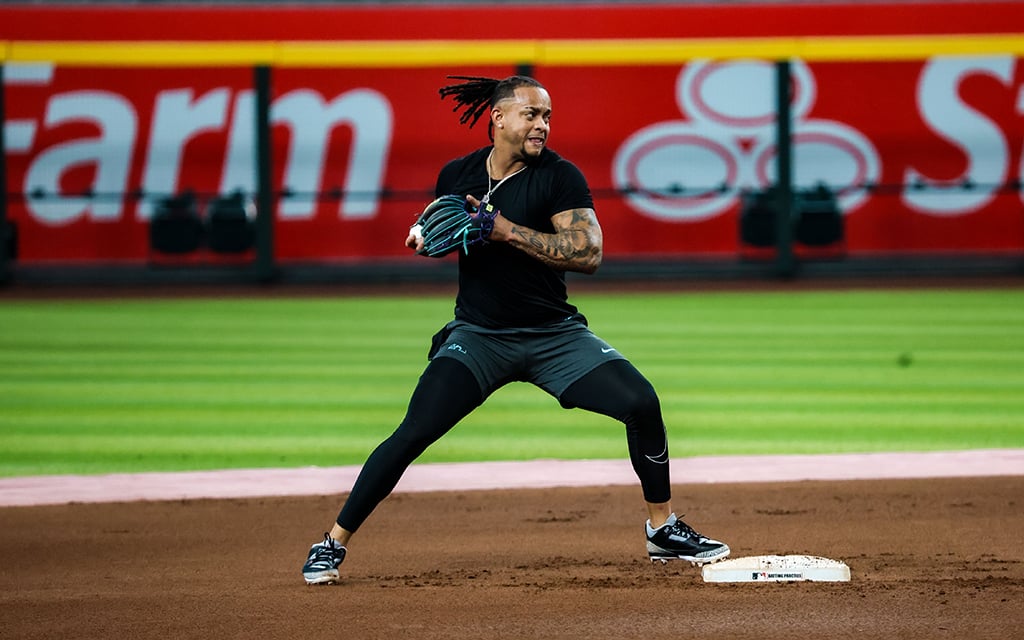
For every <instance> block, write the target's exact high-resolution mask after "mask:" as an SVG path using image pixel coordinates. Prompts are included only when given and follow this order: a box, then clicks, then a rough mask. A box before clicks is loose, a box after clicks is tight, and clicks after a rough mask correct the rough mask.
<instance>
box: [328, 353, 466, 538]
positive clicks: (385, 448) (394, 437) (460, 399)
mask: <svg viewBox="0 0 1024 640" xmlns="http://www.w3.org/2000/svg"><path fill="white" fill-rule="evenodd" d="M481 402H483V398H482V397H481V394H480V385H478V384H477V381H476V378H475V377H474V376H473V373H472V372H471V371H470V370H469V369H468V368H466V366H465V365H464V364H462V363H461V362H457V361H455V360H452V359H451V358H435V359H434V360H431V361H430V364H428V365H427V368H426V370H425V371H424V372H423V374H422V375H421V376H420V381H419V383H418V384H417V385H416V389H415V390H414V391H413V392H412V398H411V399H410V400H409V408H408V409H407V410H406V412H405V419H404V420H402V424H400V425H398V428H397V429H395V432H394V433H392V434H391V436H390V437H389V438H388V439H387V440H385V441H384V442H382V443H380V445H378V446H377V448H376V449H374V451H373V453H371V454H370V457H369V458H367V460H366V464H364V465H363V468H362V470H361V471H360V472H359V476H358V477H357V478H356V482H355V485H353V487H352V493H350V494H349V496H348V500H346V501H345V506H344V507H342V509H341V513H340V514H338V524H339V525H341V527H342V528H344V529H345V530H347V531H351V532H352V533H355V531H356V529H358V528H359V526H360V525H361V524H362V523H363V521H364V520H366V518H367V517H368V516H369V515H370V513H371V512H372V511H373V510H374V509H375V508H376V507H377V505H378V504H379V503H380V501H381V500H383V499H384V498H386V497H387V496H388V494H390V493H391V491H392V490H394V488H395V485H397V484H398V481H399V479H401V477H402V474H403V473H405V470H406V468H408V466H409V465H410V464H412V462H413V460H415V459H416V458H418V457H419V455H420V454H421V453H423V452H424V451H426V449H427V447H429V446H430V445H431V444H433V443H434V442H436V441H437V440H438V439H440V437H441V436H443V435H444V434H446V433H448V431H449V430H451V428H452V427H454V426H455V424H456V423H457V422H458V421H459V420H462V419H463V418H465V417H466V416H467V415H469V413H470V412H471V411H472V410H473V409H475V408H477V407H478V406H480V403H481Z"/></svg>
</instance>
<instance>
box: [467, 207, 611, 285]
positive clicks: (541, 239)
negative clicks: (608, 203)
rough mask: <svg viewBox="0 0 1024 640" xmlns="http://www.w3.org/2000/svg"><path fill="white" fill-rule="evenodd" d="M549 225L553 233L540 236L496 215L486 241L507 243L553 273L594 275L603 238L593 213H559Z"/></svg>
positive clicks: (586, 210)
mask: <svg viewBox="0 0 1024 640" xmlns="http://www.w3.org/2000/svg"><path fill="white" fill-rule="evenodd" d="M470 200H471V201H472V200H473V199H472V198H471V199H470ZM551 224H552V225H553V226H554V228H555V232H554V233H542V232H540V231H537V230H535V229H531V228H529V227H524V226H523V225H519V224H515V223H513V222H511V221H509V220H508V219H507V218H505V217H504V216H502V215H500V214H499V215H498V216H497V217H496V218H495V220H494V229H493V231H491V236H490V239H491V240H492V241H495V242H507V243H509V244H510V245H512V246H514V247H516V248H517V249H519V250H521V251H523V252H525V253H527V254H528V255H530V256H533V257H534V258H536V259H537V260H540V261H541V262H543V263H544V264H546V265H548V266H549V267H552V268H553V269H558V270H560V271H578V272H580V273H594V272H595V271H597V268H598V267H599V266H601V258H602V254H603V248H602V247H603V244H604V236H603V235H602V233H601V225H599V224H598V222H597V215H596V214H595V213H594V210H593V209H569V210H568V211H562V212H561V213H556V214H555V215H553V216H551Z"/></svg>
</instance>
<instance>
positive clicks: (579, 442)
mask: <svg viewBox="0 0 1024 640" xmlns="http://www.w3.org/2000/svg"><path fill="white" fill-rule="evenodd" d="M574 301H575V302H576V303H577V304H578V305H579V306H580V307H581V309H582V310H583V311H584V312H585V313H586V314H587V316H588V317H589V318H590V320H591V327H592V328H593V329H594V330H595V331H596V332H597V333H598V334H599V335H601V336H602V337H604V338H606V339H607V340H609V341H610V342H611V343H612V344H614V345H615V346H616V347H618V349H619V350H620V351H621V352H623V353H624V354H626V355H627V356H628V357H629V358H630V359H631V360H632V361H633V362H634V364H636V365H637V366H638V367H639V368H640V370H641V371H643V372H644V373H645V374H646V375H647V376H648V377H649V378H650V379H651V381H652V382H653V383H654V385H655V387H656V388H657V389H658V391H659V393H660V396H661V399H662V405H663V409H664V413H665V419H666V422H667V424H668V428H669V432H670V436H671V441H672V452H673V455H674V456H676V457H680V456H691V455H710V454H760V453H828V452H870V451H901V450H906V451H927V450H955V449H976V448H1002V447H1024V291H1019V290H991V291H988V290H982V291H933V290H927V291H902V290H901V291H847V292H800V293H675V294H673V293H662V294H635V295H631V294H614V295H611V294H609V295H599V294H593V293H588V294H586V295H579V296H575V297H574ZM451 312H452V301H451V299H450V298H449V297H421V298H407V297H393V298H391V297H385V298H370V297H367V298H337V299H280V298H267V299H228V300H208V299H175V300H166V299H156V300H135V299H130V300H114V301H110V300H102V301H12V300H6V301H4V302H3V303H2V304H0V476H16V475H32V474H52V473H107V472H134V471H157V470H160V471H164V470H195V469H214V468H248V467H296V466H307V465H322V466H333V465H343V464H359V463H362V462H363V460H364V459H365V457H366V455H367V454H368V453H369V451H370V450H371V449H372V448H373V447H374V446H376V444H377V443H378V442H379V441H380V440H382V439H383V438H384V437H386V436H387V435H388V434H389V433H390V432H391V430H392V429H394V427H395V426H396V425H397V424H398V422H399V421H400V420H401V418H402V415H403V412H404V410H405V405H406V402H407V400H408V397H409V394H410V392H411V391H412V388H413V385H414V384H415V382H416V379H417V377H418V376H419V374H420V372H421V371H422V368H423V367H424V366H425V364H426V359H425V355H426V348H427V345H428V343H429V338H430V336H431V334H432V333H433V332H434V331H435V330H436V329H437V328H439V327H440V326H441V325H442V324H443V323H444V322H446V321H447V320H448V319H449V317H450V315H451ZM625 455H626V447H625V438H624V434H623V429H622V427H621V425H619V424H618V423H616V422H614V421H611V420H610V419H607V418H603V417H600V416H595V415H591V414H587V413H584V412H581V411H564V410H562V409H560V408H559V406H558V404H557V402H556V401H555V400H554V399H552V398H550V397H549V396H547V395H546V394H544V393H543V392H541V391H539V390H537V389H535V388H533V387H530V386H528V385H523V384H514V385H511V386H509V387H506V388H504V389H502V390H500V391H499V392H498V393H497V394H495V395H494V396H493V397H492V398H491V400H490V401H489V402H488V403H487V404H486V405H484V407H482V408H481V409H479V410H478V411H477V412H476V413H474V414H473V415H471V416H470V417H469V418H468V419H467V420H465V421H464V422H463V423H462V424H460V425H459V426H457V427H456V428H455V429H454V430H453V431H452V432H451V433H450V434H449V435H448V436H446V437H445V438H444V439H442V440H441V441H440V442H438V443H437V444H435V445H434V447H432V448H431V449H430V450H428V451H427V453H426V454H425V456H424V457H423V458H421V460H423V461H434V462H438V461H469V460H519V459H535V458H572V459H577V458H619V457H624V456H625Z"/></svg>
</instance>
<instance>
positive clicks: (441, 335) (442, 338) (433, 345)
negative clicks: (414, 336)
mask: <svg viewBox="0 0 1024 640" xmlns="http://www.w3.org/2000/svg"><path fill="white" fill-rule="evenodd" d="M453 324H454V323H451V322H449V323H448V324H446V325H444V326H443V327H441V330H440V331H438V332H437V333H435V334H434V337H433V338H431V339H430V351H428V352H427V360H433V359H434V356H435V355H437V352H438V351H440V350H441V347H442V345H444V343H445V342H447V341H448V336H450V335H452V331H454V330H455V327H454V326H453Z"/></svg>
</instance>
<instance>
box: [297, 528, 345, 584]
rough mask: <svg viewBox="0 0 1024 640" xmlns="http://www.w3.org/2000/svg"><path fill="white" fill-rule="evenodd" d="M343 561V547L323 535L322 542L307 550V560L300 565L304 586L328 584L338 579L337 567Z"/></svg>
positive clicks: (327, 535) (326, 535) (328, 535)
mask: <svg viewBox="0 0 1024 640" xmlns="http://www.w3.org/2000/svg"><path fill="white" fill-rule="evenodd" d="M344 559H345V547H343V546H342V545H341V544H340V543H339V542H338V541H337V540H334V539H333V538H331V536H330V534H327V533H325V534H324V541H323V542H317V543H316V544H314V545H313V546H312V547H310V548H309V558H307V559H306V564H304V565H302V577H303V578H305V579H306V584H330V583H332V582H337V581H338V578H339V574H338V567H339V566H340V565H341V563H342V561H343V560H344Z"/></svg>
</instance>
